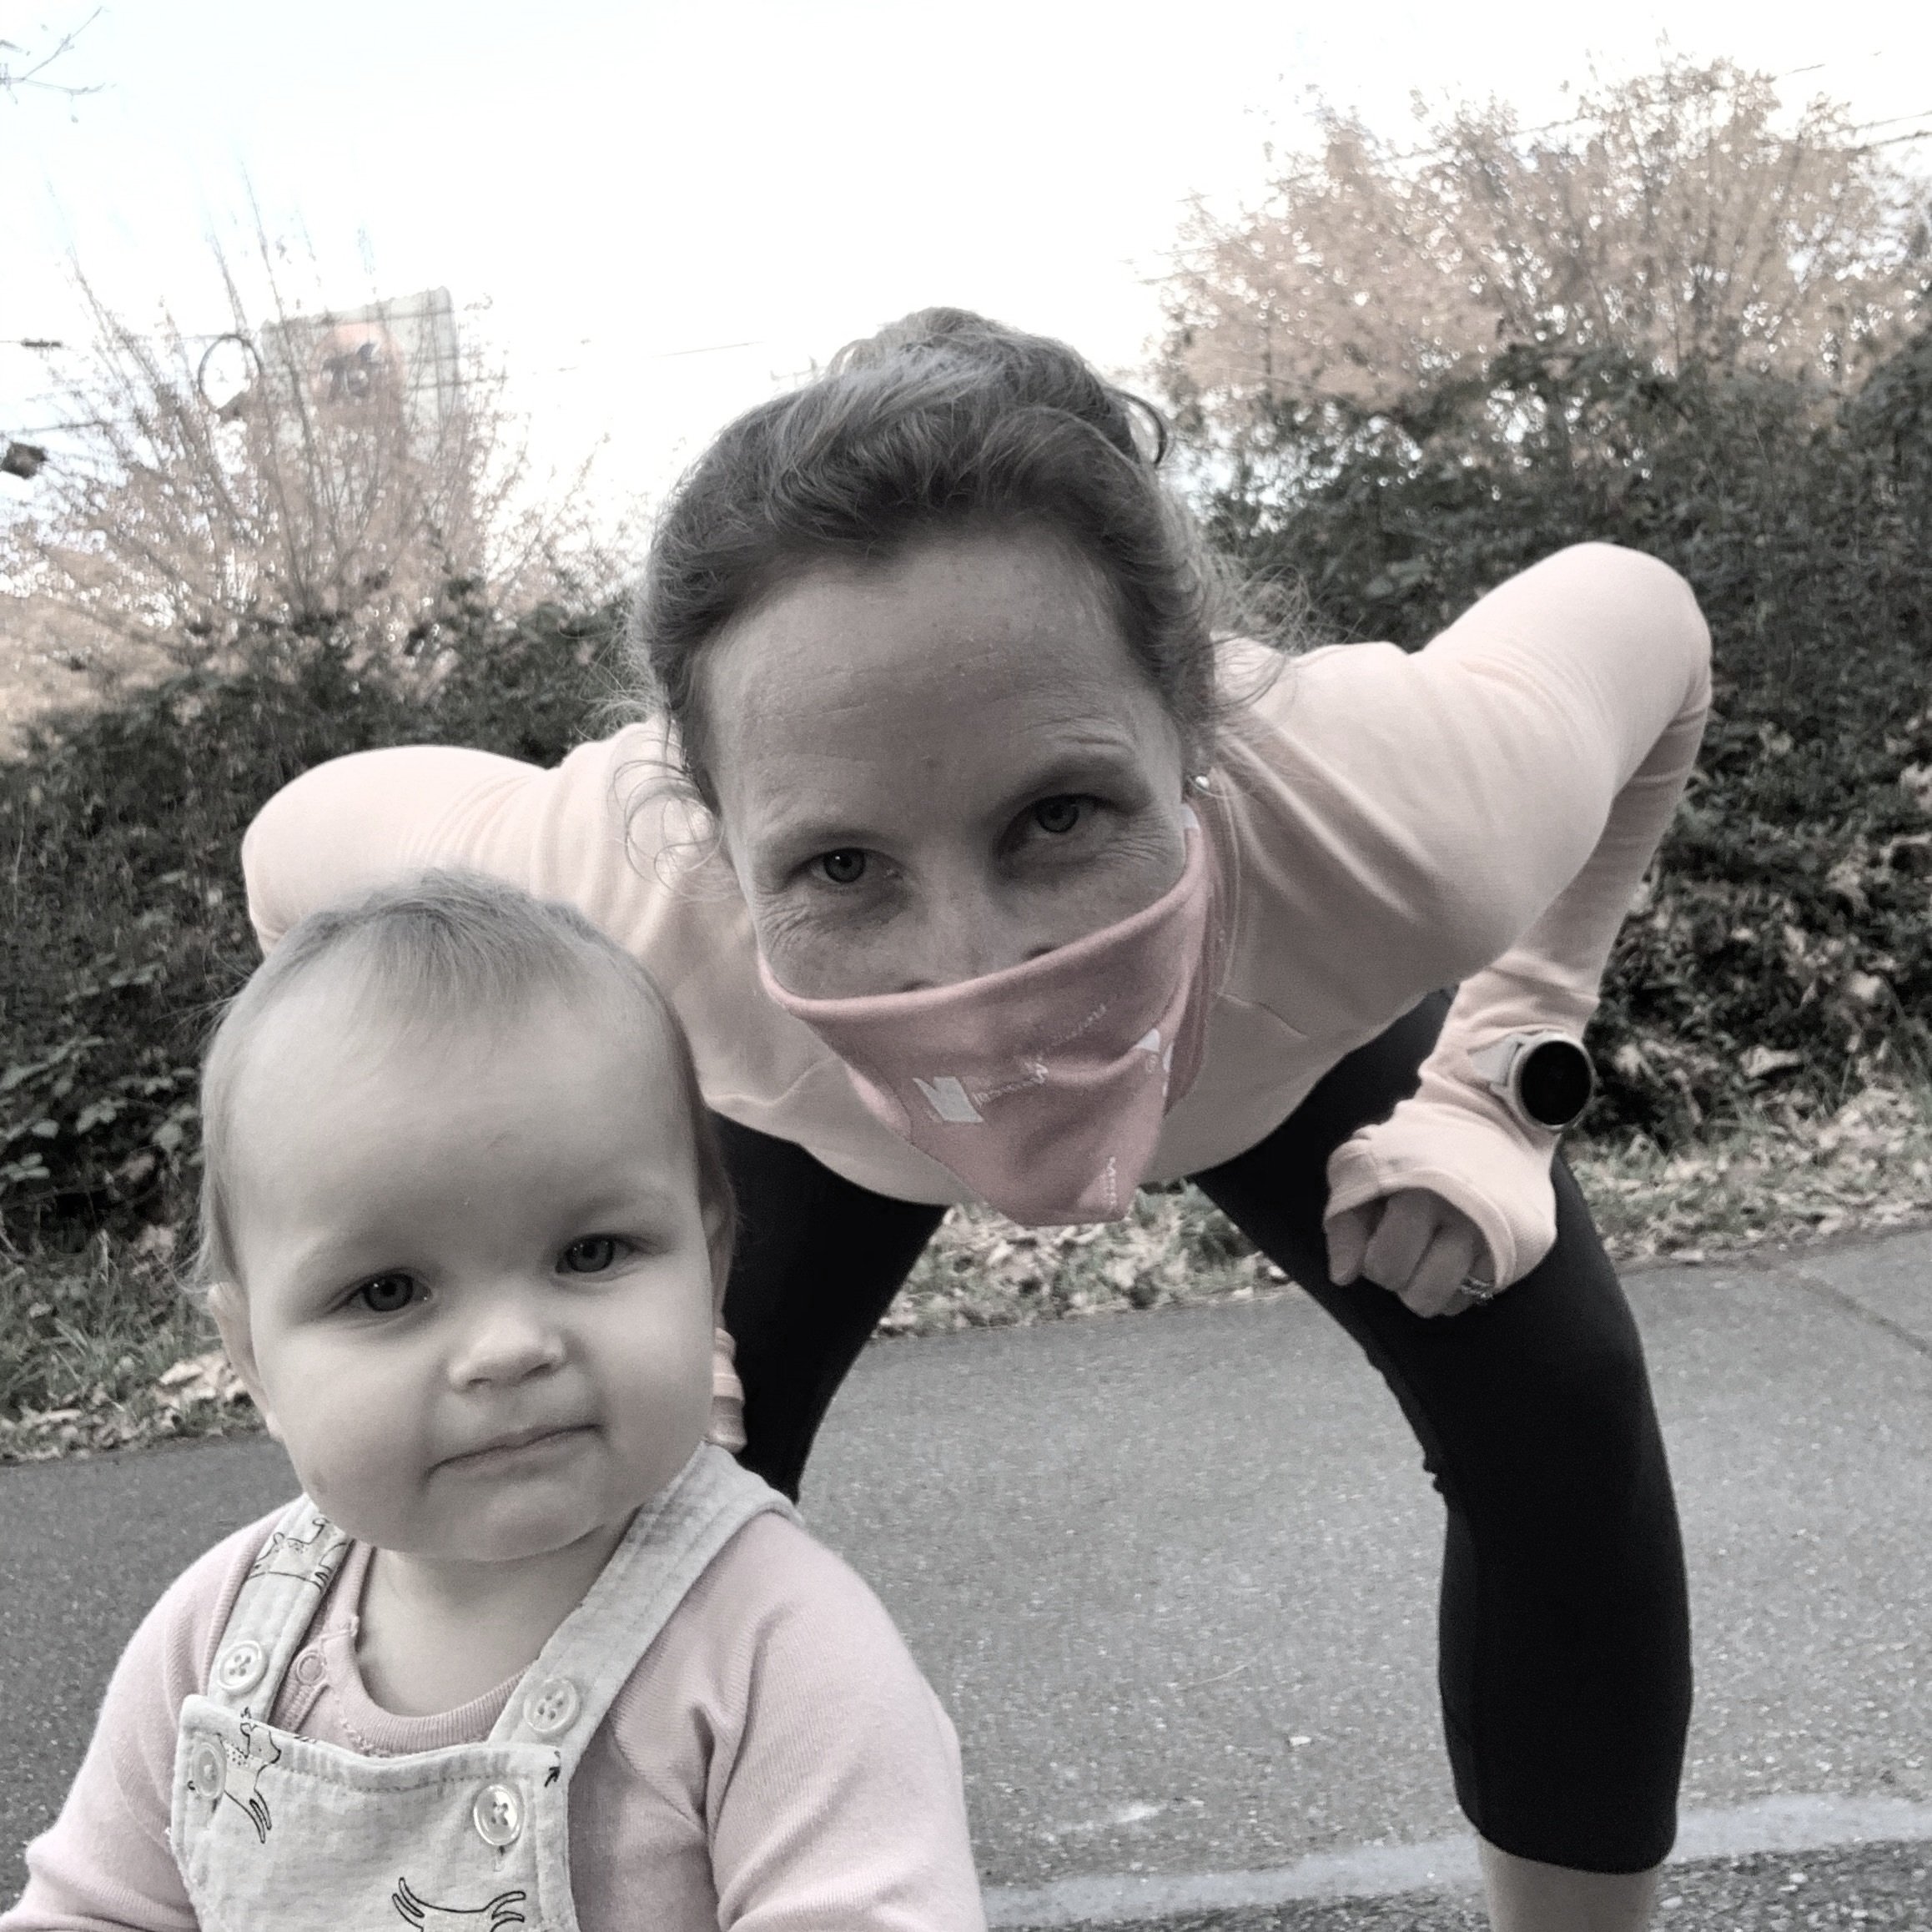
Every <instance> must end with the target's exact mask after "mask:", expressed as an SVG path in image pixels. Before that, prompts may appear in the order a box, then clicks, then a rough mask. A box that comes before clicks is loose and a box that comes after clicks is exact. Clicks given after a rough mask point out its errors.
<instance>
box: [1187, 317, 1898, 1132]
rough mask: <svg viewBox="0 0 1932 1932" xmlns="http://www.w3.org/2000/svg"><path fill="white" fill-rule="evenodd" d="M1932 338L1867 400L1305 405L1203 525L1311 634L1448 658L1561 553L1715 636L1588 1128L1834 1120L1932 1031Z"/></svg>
mask: <svg viewBox="0 0 1932 1932" xmlns="http://www.w3.org/2000/svg"><path fill="white" fill-rule="evenodd" d="M1929 430H1932V331H1927V332H1925V333H1923V334H1921V335H1919V336H1918V337H1917V338H1916V339H1915V340H1912V341H1910V342H1909V343H1908V344H1906V345H1905V346H1904V348H1903V349H1902V350H1899V352H1898V353H1897V354H1895V355H1893V356H1892V357H1891V358H1890V359H1889V360H1887V361H1886V362H1884V363H1883V364H1882V365H1879V367H1878V368H1877V369H1876V370H1875V371H1874V373H1873V375H1871V377H1870V378H1869V380H1868V381H1867V382H1866V383H1865V384H1864V385H1863V386H1862V388H1860V389H1859V390H1855V391H1854V392H1853V393H1851V394H1849V395H1846V396H1843V397H1840V396H1837V395H1829V394H1827V393H1825V392H1824V391H1823V390H1821V389H1820V388H1819V386H1818V385H1816V384H1814V382H1812V381H1811V380H1809V379H1807V378H1805V377H1803V376H1778V375H1763V374H1752V373H1748V372H1739V371H1734V370H1733V371H1729V372H1724V371H1713V370H1708V369H1704V368H1702V367H1698V366H1693V367H1691V368H1689V369H1688V370H1683V371H1682V372H1680V373H1678V374H1675V375H1666V374H1661V373H1659V372H1658V371H1657V370H1655V369H1654V368H1652V367H1650V366H1648V365H1645V364H1643V363H1642V362H1640V361H1638V360H1636V359H1634V358H1632V357H1629V356H1626V355H1620V354H1618V353H1615V352H1611V351H1605V352H1602V353H1601V354H1595V355H1587V356H1572V355H1563V354H1559V353H1558V352H1557V351H1554V350H1530V349H1525V348H1517V349H1512V350H1507V351H1505V352H1504V353H1503V354H1502V355H1499V356H1497V358H1495V359H1494V360H1492V362H1491V364H1490V365H1489V366H1488V367H1487V369H1486V370H1483V371H1482V374H1481V375H1480V377H1479V378H1476V379H1471V380H1465V381H1460V382H1457V383H1455V384H1451V385H1444V386H1442V387H1440V388H1437V389H1435V390H1427V391H1422V392H1419V393H1417V394H1416V395H1411V396H1410V397H1408V398H1406V399H1405V400H1403V401H1402V402H1401V404H1400V405H1398V406H1396V407H1394V408H1391V409H1387V410H1377V411H1375V412H1373V413H1365V412H1356V411H1353V410H1348V409H1346V408H1345V407H1343V406H1341V405H1337V404H1335V403H1333V402H1327V403H1322V404H1297V405H1290V404H1283V405H1279V406H1277V407H1276V408H1275V410H1274V411H1273V414H1272V415H1271V417H1270V420H1269V421H1268V422H1267V424H1266V425H1265V427H1264V428H1260V429H1257V430H1255V433H1254V434H1253V435H1252V437H1251V438H1250V441H1249V443H1248V445H1247V446H1246V448H1245V450H1244V452H1243V453H1242V455H1240V459H1239V460H1238V461H1235V462H1233V463H1230V464H1226V466H1225V467H1223V468H1221V469H1220V470H1218V471H1217V470H1215V468H1214V465H1215V464H1216V463H1225V449H1223V450H1216V448H1215V446H1214V444H1213V441H1212V438H1211V435H1210V431H1209V430H1208V429H1207V427H1206V426H1205V425H1200V424H1196V425H1195V430H1194V434H1195V449H1196V451H1197V455H1198V456H1199V460H1200V462H1201V464H1202V465H1203V470H1204V474H1205V475H1211V476H1213V477H1215V481H1213V482H1212V483H1211V484H1210V485H1209V486H1207V487H1205V489H1204V491H1203V501H1204V507H1205V511H1206V514H1207V516H1208V520H1209V524H1210V529H1211V531H1213V533H1214V534H1215V537H1216V538H1217V540H1218V541H1220V544H1221V545H1222V546H1224V547H1225V549H1227V550H1228V551H1230V552H1231V553H1232V554H1233V555H1234V556H1235V557H1237V558H1238V559H1239V560H1240V562H1241V563H1242V564H1243V565H1244V566H1245V567H1246V568H1247V569H1248V570H1250V571H1253V572H1254V573H1255V574H1256V575H1258V576H1261V577H1264V578H1268V577H1287V578H1296V579H1299V580H1300V581H1301V582H1302V583H1303V584H1304V585H1305V586H1306V589H1307V592H1308V596H1309V600H1310V602H1311V605H1312V607H1313V613H1314V616H1315V618H1316V622H1317V624H1318V625H1319V626H1322V627H1324V628H1326V629H1328V630H1330V631H1333V632H1334V633H1335V634H1336V635H1338V636H1344V637H1347V636H1377V637H1386V638H1391V639H1392V640H1394V641H1396V642H1398V643H1401V644H1403V645H1405V646H1408V647H1415V646H1417V645H1420V644H1421V643H1422V642H1424V641H1426V639H1427V638H1428V637H1429V636H1431V634H1433V632H1435V631H1436V630H1438V629H1439V628H1441V626H1442V625H1443V624H1445V623H1446V622H1447V621H1449V620H1450V619H1451V618H1452V617H1453V616H1455V615H1456V614H1457V612H1459V611H1462V609H1464V608H1466V607H1467V605H1468V604H1469V603H1470V602H1472V601H1473V600H1474V599H1475V598H1476V597H1477V596H1480V595H1481V594H1482V592H1483V591H1485V590H1487V589H1488V588H1489V587H1491V586H1492V585H1493V584H1494V583H1496V582H1497V581H1499V580H1501V579H1502V577H1504V576H1507V575H1509V574H1510V573H1511V572H1512V571H1516V570H1518V569H1520V568H1522V566H1525V565H1527V564H1528V563H1530V562H1532V561H1535V559H1537V557H1539V556H1547V554H1548V553H1549V552H1550V551H1553V550H1556V549H1557V548H1559V547H1560V546H1562V545H1564V544H1567V543H1572V542H1576V541H1581V540H1583V539H1587V538H1603V539H1607V540H1609V541H1616V542H1621V543H1625V544H1629V545H1631V546H1634V547H1636V548H1638V549H1640V550H1644V551H1649V552H1651V553H1652V554H1653V555H1655V556H1660V557H1662V558H1663V560H1664V561H1667V562H1668V563H1670V564H1672V565H1673V566H1675V567H1676V568H1678V570H1680V571H1683V574H1684V575H1685V576H1687V577H1688V579H1689V581H1690V582H1691V584H1692V586H1693V588H1694V589H1695V590H1696V591H1697V593H1698V598H1699V600H1700V601H1701V602H1702V604H1703V609H1704V611H1705V613H1706V615H1707V616H1708V618H1709V620H1710V622H1711V627H1712V631H1713V638H1714V641H1715V648H1716V655H1717V669H1718V688H1717V704H1716V715H1715V717H1714V718H1713V723H1712V726H1711V728H1710V732H1709V735H1708V737H1707V739H1706V742H1705V749H1704V753H1703V760H1702V763H1701V767H1700V770H1699V772H1698V774H1697V776H1696V777H1695V779H1694V780H1693V789H1692V792H1691V794H1690V796H1689V798H1688V801H1687V802H1686V805H1685V807H1684V808H1683V811H1682V812H1681V813H1680V814H1679V816H1678V820H1677V822H1676V823H1675V825H1674V826H1673V829H1672V831H1671V833H1670V834H1669V835H1668V838H1667V839H1666V841H1665V843H1664V846H1663V851H1662V853H1661V854H1660V857H1659V862H1658V868H1657V871H1656V874H1655V877H1654V878H1653V882H1652V884H1651V888H1650V893H1649V897H1648V902H1647V903H1645V904H1643V906H1642V907H1641V908H1639V910H1638V916H1637V917H1635V918H1633V919H1632V920H1631V922H1630V923H1628V925H1627V926H1626V928H1625V929H1624V933H1623V939H1622V942H1621V943H1620V944H1619V946H1618V951H1617V953H1616V955H1615V957H1614V958H1613V961H1612V964H1611V969H1610V973H1609V976H1608V980H1607V985H1606V989H1605V996H1604V1002H1603V1007H1602V1015H1601V1018H1600V1019H1599V1022H1598V1027H1597V1042H1598V1044H1599V1058H1600V1059H1601V1060H1602V1063H1603V1064H1604V1067H1605V1071H1606V1081H1605V1089H1604V1092H1603V1094H1602V1099H1600V1101H1599V1103H1598V1104H1597V1109H1595V1111H1594V1112H1593V1114H1592V1116H1591V1119H1590V1121H1589V1123H1588V1125H1589V1127H1590V1128H1591V1129H1592V1130H1596V1131H1599V1132H1604V1131H1611V1130H1624V1129H1630V1128H1636V1129H1639V1130H1643V1131H1644V1132H1646V1133H1648V1134H1649V1135H1652V1136H1653V1138H1656V1139H1657V1140H1659V1141H1662V1142H1668V1141H1670V1140H1673V1139H1675V1138H1679V1137H1681V1136H1683V1135H1684V1134H1686V1133H1688V1132H1690V1131H1692V1130H1695V1129H1696V1128H1697V1127H1698V1125H1699V1124H1701V1123H1702V1122H1703V1121H1704V1120H1706V1119H1708V1118H1709V1117H1710V1116H1712V1115H1713V1114H1718V1115H1723V1116H1727V1117H1728V1116H1736V1115H1738V1114H1739V1112H1740V1109H1744V1110H1751V1109H1761V1108H1762V1106H1763V1104H1766V1103H1767V1102H1768V1104H1770V1106H1771V1108H1772V1110H1773V1112H1774V1114H1776V1113H1779V1112H1780V1111H1781V1112H1783V1113H1784V1114H1790V1115H1794V1116H1795V1115H1799V1114H1806V1113H1809V1112H1813V1111H1816V1110H1818V1109H1827V1108H1830V1107H1833V1106H1835V1105H1836V1104H1839V1102H1840V1101H1842V1100H1843V1099H1844V1097H1845V1096H1846V1095H1847V1094H1849V1092H1851V1091H1854V1090H1855V1089H1858V1088H1859V1087H1860V1086H1861V1085H1862V1084H1864V1081H1865V1080H1866V1079H1867V1078H1868V1077H1869V1074H1871V1073H1872V1071H1873V1069H1874V1067H1875V1066H1877V1065H1879V1064H1882V1063H1884V1062H1885V1061H1890V1062H1892V1063H1894V1064H1896V1063H1898V1062H1899V1061H1901V1060H1903V1061H1905V1062H1908V1063H1911V1064H1922V1063H1923V1060H1924V1055H1925V1054H1926V1050H1927V1047H1928V1024H1927V1016H1928V1015H1929V1014H1932V924H1929V923H1928V920H1927V917H1926V914H1927V911H1928V905H1927V899H1928V887H1927V874H1928V873H1929V872H1932V818H1929V817H1928V808H1929V807H1932V717H1929V714H1928V710H1927V702H1928V697H1929V695H1932V694H1929V693H1928V691H1927V669H1928V666H1929V664H1932V438H1929V434H1928V432H1929Z"/></svg>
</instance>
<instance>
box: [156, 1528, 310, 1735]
mask: <svg viewBox="0 0 1932 1932" xmlns="http://www.w3.org/2000/svg"><path fill="white" fill-rule="evenodd" d="M285 1507H286V1506H285V1505H284V1506H283V1507H281V1508H277V1509H274V1510H271V1511H270V1512H269V1514H268V1515H266V1516H264V1517H260V1518H259V1520H257V1521H256V1522H251V1523H244V1525H243V1526H242V1527H241V1528H239V1529H238V1530H235V1531H234V1532H231V1533H230V1534H229V1535H228V1536H225V1537H223V1538H222V1539H221V1541H220V1542H219V1543H216V1544H215V1545H214V1547H213V1548H211V1549H207V1550H204V1551H203V1552H202V1553H201V1554H200V1555H199V1557H196V1558H195V1559H194V1562H192V1563H190V1564H189V1566H188V1567H187V1568H186V1569H185V1570H184V1571H183V1572H181V1574H180V1575H179V1576H178V1577H176V1578H175V1579H174V1582H172V1583H170V1584H169V1586H168V1587H167V1588H166V1589H165V1590H164V1591H163V1592H162V1593H161V1595H160V1596H159V1597H158V1598H156V1600H155V1602H154V1606H153V1608H152V1609H151V1610H149V1611H148V1614H147V1616H146V1617H145V1618H143V1620H142V1623H141V1627H140V1628H139V1629H138V1630H137V1631H136V1632H135V1633H134V1637H133V1641H132V1643H130V1644H129V1645H128V1652H129V1655H130V1657H132V1656H133V1655H134V1654H135V1653H136V1652H137V1651H144V1652H145V1653H147V1654H148V1658H149V1659H150V1660H151V1662H152V1663H153V1664H155V1665H158V1667H159V1668H160V1670H161V1673H162V1676H163V1678H164V1681H165V1682H166V1683H169V1687H170V1688H171V1689H172V1688H174V1685H175V1684H176V1683H178V1682H179V1681H180V1680H183V1679H185V1680H186V1688H184V1689H182V1690H181V1692H180V1693H179V1694H180V1695H181V1696H183V1697H185V1696H187V1695H188V1694H189V1692H191V1691H194V1690H199V1688H201V1686H202V1685H203V1684H204V1683H206V1682H207V1680H208V1673H209V1668H210V1667H211V1666H212V1664H213V1663H214V1647H215V1644H216V1643H217V1641H218V1640H219V1638H220V1636H221V1633H222V1631H223V1629H224V1628H225V1627H226V1625H227V1623H228V1619H229V1613H230V1612H231V1611H232V1610H233V1609H234V1602H235V1598H236V1597H238V1596H239V1594H240V1592H241V1587H242V1585H243V1584H244V1582H247V1580H248V1574H249V1570H250V1569H251V1568H252V1567H254V1561H255V1558H256V1557H258V1556H259V1554H260V1553H261V1549H262V1546H263V1544H264V1542H267V1540H268V1538H269V1534H270V1533H271V1532H273V1530H274V1527H275V1524H276V1522H277V1521H278V1520H279V1518H280V1517H281V1516H282V1514H283V1513H284V1508H285Z"/></svg>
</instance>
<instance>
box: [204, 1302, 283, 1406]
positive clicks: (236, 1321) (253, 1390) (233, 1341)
mask: <svg viewBox="0 0 1932 1932" xmlns="http://www.w3.org/2000/svg"><path fill="white" fill-rule="evenodd" d="M208 1312H209V1314H210V1315H211V1316H214V1327H215V1332H216V1333H217V1334H218V1335H219V1336H220V1337H221V1346H222V1347H223V1348H224V1350H226V1351H227V1353H228V1359H229V1362H230V1363H231V1364H232V1365H233V1366H234V1372H235V1373H236V1374H237V1375H238V1376H240V1377H241V1385H242V1386H243V1387H244V1389H246V1390H247V1391H248V1392H249V1401H251V1402H253V1403H254V1406H256V1407H257V1408H258V1409H259V1410H260V1411H261V1416H262V1426H263V1427H264V1429H266V1430H267V1431H268V1432H269V1434H270V1435H271V1436H274V1439H275V1440H276V1441H278V1442H279V1441H281V1439H282V1431H280V1429H279V1428H278V1427H277V1426H276V1424H275V1416H274V1410H272V1409H271V1408H270V1407H269V1398H268V1396H266V1395H265V1394H264V1392H263V1389H262V1371H261V1370H260V1369H259V1367H257V1366H256V1365H255V1343H254V1332H253V1331H252V1330H251V1329H250V1328H249V1310H248V1301H247V1299H246V1297H245V1296H244V1295H243V1293H242V1291H241V1288H240V1287H239V1285H238V1284H237V1283H235V1282H233V1281H217V1282H216V1283H215V1285H214V1287H212V1288H211V1289H209V1291H208Z"/></svg>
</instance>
